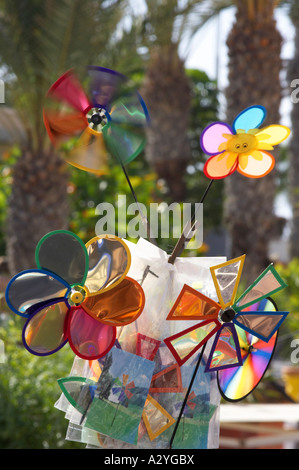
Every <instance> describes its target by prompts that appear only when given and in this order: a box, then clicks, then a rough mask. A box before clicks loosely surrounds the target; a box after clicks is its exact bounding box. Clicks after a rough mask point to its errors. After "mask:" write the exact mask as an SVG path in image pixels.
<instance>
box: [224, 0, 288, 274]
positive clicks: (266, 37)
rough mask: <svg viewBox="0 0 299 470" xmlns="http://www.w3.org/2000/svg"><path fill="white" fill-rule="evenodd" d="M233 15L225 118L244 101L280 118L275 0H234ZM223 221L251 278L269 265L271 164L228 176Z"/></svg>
mask: <svg viewBox="0 0 299 470" xmlns="http://www.w3.org/2000/svg"><path fill="white" fill-rule="evenodd" d="M235 3H236V18H235V23H234V25H233V27H232V30H231V32H230V34H229V37H228V40H227V44H228V48H229V87H228V88H227V90H226V98H227V122H230V123H232V121H233V119H234V118H235V117H236V115H237V114H238V113H239V112H240V111H242V110H243V109H245V108H246V107H248V106H251V105H254V104H260V105H263V106H264V107H265V108H266V110H267V120H266V121H265V123H264V125H267V124H271V123H272V124H274V123H278V122H279V106H280V100H281V85H280V77H279V74H280V70H281V59H280V51H281V43H282V38H281V35H280V33H279V32H278V30H277V28H276V22H275V19H274V16H273V11H274V6H275V3H277V2H275V1H273V0H264V1H261V0H251V1H250V0H246V1H244V0H237V1H236V2H235ZM225 191H226V201H225V209H224V211H225V221H226V223H227V227H228V230H229V234H230V253H229V255H230V257H236V256H239V255H241V254H244V253H245V254H246V255H247V257H246V269H245V273H244V274H247V280H248V281H250V282H251V281H253V280H254V279H255V278H256V277H257V275H259V274H260V273H261V271H262V270H263V269H264V268H265V267H266V266H267V265H268V263H269V259H268V247H269V241H270V240H271V238H273V237H274V236H276V235H277V232H278V219H277V218H276V217H275V216H274V215H273V205H274V198H275V191H276V187H275V169H274V170H272V172H271V173H270V174H269V175H267V176H266V177H264V178H262V179H250V178H246V179H245V178H244V177H243V176H241V175H239V174H237V173H234V175H233V176H231V177H229V178H227V180H226V185H225Z"/></svg>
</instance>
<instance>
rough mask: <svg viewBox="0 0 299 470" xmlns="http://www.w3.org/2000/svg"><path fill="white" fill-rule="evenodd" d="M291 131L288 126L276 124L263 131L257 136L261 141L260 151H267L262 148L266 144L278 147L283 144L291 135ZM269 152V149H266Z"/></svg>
mask: <svg viewBox="0 0 299 470" xmlns="http://www.w3.org/2000/svg"><path fill="white" fill-rule="evenodd" d="M290 132H291V131H290V129H289V128H288V127H286V126H281V125H279V124H274V125H271V126H268V127H264V128H263V129H261V130H260V131H259V132H258V133H257V134H256V135H255V136H256V138H257V139H258V141H259V147H258V148H259V149H260V150H262V149H265V148H264V147H262V145H264V144H269V145H278V144H280V143H281V142H283V141H284V140H285V139H286V138H287V137H288V136H289V135H290ZM265 150H267V149H265Z"/></svg>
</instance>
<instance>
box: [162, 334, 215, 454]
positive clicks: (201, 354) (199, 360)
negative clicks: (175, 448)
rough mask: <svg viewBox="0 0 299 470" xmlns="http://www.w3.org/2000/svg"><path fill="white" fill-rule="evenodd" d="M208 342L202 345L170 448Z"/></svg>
mask: <svg viewBox="0 0 299 470" xmlns="http://www.w3.org/2000/svg"><path fill="white" fill-rule="evenodd" d="M206 344H207V343H205V344H204V345H203V347H202V350H201V353H200V356H199V358H198V360H197V363H196V366H195V369H194V371H193V375H192V377H191V380H190V383H189V387H188V390H187V393H186V395H185V398H184V401H183V405H182V408H181V409H180V414H179V416H178V419H177V420H176V423H175V427H174V430H173V433H172V436H171V439H170V441H169V448H170V449H172V444H173V441H174V438H175V435H176V433H177V430H178V427H179V424H180V421H181V419H182V416H183V413H184V409H185V406H186V403H187V400H188V397H189V395H190V393H191V389H192V387H193V383H194V380H195V377H196V374H197V372H198V368H199V366H200V363H201V360H202V357H203V354H204V350H205V348H206Z"/></svg>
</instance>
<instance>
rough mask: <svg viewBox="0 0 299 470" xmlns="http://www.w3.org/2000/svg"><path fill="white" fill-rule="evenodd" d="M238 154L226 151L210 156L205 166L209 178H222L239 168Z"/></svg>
mask: <svg viewBox="0 0 299 470" xmlns="http://www.w3.org/2000/svg"><path fill="white" fill-rule="evenodd" d="M237 164H238V154H236V153H231V152H225V153H221V154H218V155H214V156H213V157H211V158H209V160H208V161H207V162H206V164H205V166H204V173H205V175H206V176H207V177H208V178H212V179H222V178H225V177H226V176H229V175H231V174H232V173H233V172H234V171H235V170H236V168H237Z"/></svg>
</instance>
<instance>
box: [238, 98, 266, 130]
mask: <svg viewBox="0 0 299 470" xmlns="http://www.w3.org/2000/svg"><path fill="white" fill-rule="evenodd" d="M265 117H266V109H265V108H264V106H260V105H255V106H250V107H249V108H246V109H244V110H243V111H242V112H241V113H240V114H238V116H237V117H236V119H235V120H234V122H233V126H232V127H233V131H234V133H236V132H237V130H238V129H243V130H244V131H245V132H248V131H249V130H250V129H256V128H258V127H259V126H260V125H261V124H262V123H263V122H264V120H265Z"/></svg>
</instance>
